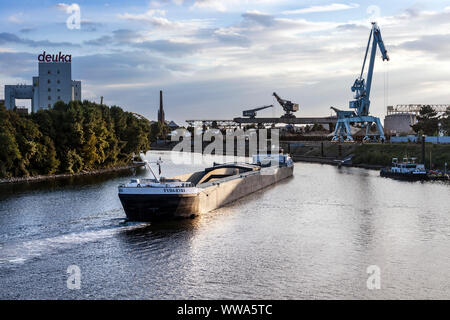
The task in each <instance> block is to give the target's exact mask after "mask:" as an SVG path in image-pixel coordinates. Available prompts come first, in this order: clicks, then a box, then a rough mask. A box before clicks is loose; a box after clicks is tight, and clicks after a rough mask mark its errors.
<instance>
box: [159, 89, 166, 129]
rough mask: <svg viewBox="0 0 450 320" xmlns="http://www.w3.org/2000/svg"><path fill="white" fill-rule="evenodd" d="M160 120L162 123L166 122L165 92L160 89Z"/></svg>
mask: <svg viewBox="0 0 450 320" xmlns="http://www.w3.org/2000/svg"><path fill="white" fill-rule="evenodd" d="M158 121H159V122H161V123H164V122H165V119H164V106H163V92H162V90H160V91H159V111H158Z"/></svg>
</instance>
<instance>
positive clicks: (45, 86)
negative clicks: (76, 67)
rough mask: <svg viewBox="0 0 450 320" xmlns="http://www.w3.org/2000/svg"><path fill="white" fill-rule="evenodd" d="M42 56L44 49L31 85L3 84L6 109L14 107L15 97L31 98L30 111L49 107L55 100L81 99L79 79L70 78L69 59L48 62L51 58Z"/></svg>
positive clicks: (70, 67)
mask: <svg viewBox="0 0 450 320" xmlns="http://www.w3.org/2000/svg"><path fill="white" fill-rule="evenodd" d="M60 55H61V54H60ZM42 56H44V57H45V56H46V55H45V51H44V53H43V54H41V55H39V58H38V60H39V73H38V74H39V75H38V76H37V77H33V82H32V83H33V84H32V85H23V84H18V85H5V106H6V108H7V109H14V108H15V107H16V99H31V111H32V112H37V111H38V110H41V109H50V108H52V107H53V105H54V104H55V103H56V102H57V101H63V102H65V103H68V102H69V101H72V100H81V81H74V80H72V63H71V59H60V60H56V59H53V60H52V61H51V62H48V61H50V60H51V59H41V57H42ZM47 56H48V55H47ZM44 61H45V62H44ZM66 61H68V62H66Z"/></svg>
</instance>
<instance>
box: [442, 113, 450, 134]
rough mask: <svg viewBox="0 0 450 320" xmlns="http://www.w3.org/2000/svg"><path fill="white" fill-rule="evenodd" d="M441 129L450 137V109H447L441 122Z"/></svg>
mask: <svg viewBox="0 0 450 320" xmlns="http://www.w3.org/2000/svg"><path fill="white" fill-rule="evenodd" d="M441 129H442V130H443V131H444V134H445V135H447V136H450V108H448V109H447V111H446V112H445V114H444V116H443V117H442V120H441Z"/></svg>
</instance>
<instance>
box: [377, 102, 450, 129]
mask: <svg viewBox="0 0 450 320" xmlns="http://www.w3.org/2000/svg"><path fill="white" fill-rule="evenodd" d="M423 106H424V104H399V105H396V106H395V107H394V106H388V107H387V110H386V117H385V118H384V132H385V133H386V134H387V135H390V136H395V135H405V134H413V133H414V131H413V130H412V128H411V126H412V125H414V124H416V123H417V116H418V115H419V112H420V109H422V107H423ZM429 106H430V107H432V108H433V110H435V111H436V112H437V113H444V112H445V111H446V110H447V109H448V108H450V105H448V104H430V105H429Z"/></svg>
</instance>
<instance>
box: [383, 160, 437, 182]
mask: <svg viewBox="0 0 450 320" xmlns="http://www.w3.org/2000/svg"><path fill="white" fill-rule="evenodd" d="M380 175H381V176H382V177H388V178H395V179H401V180H409V181H417V180H428V175H427V171H426V170H425V166H424V165H423V164H419V163H417V162H416V158H411V159H408V158H403V161H402V162H399V161H398V159H397V158H393V159H392V165H391V167H390V168H383V169H381V171H380Z"/></svg>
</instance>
